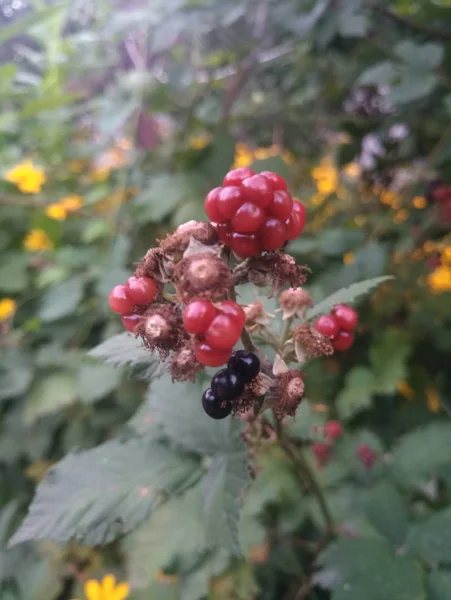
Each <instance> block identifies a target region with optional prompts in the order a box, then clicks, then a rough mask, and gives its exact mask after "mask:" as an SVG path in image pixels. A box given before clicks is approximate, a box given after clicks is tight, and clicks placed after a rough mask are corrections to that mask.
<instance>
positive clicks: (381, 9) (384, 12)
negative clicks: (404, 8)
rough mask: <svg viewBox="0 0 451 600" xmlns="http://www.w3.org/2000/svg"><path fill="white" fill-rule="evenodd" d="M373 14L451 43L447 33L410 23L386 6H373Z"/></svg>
mask: <svg viewBox="0 0 451 600" xmlns="http://www.w3.org/2000/svg"><path fill="white" fill-rule="evenodd" d="M369 8H370V9H371V10H372V11H373V12H375V13H378V14H379V15H381V16H383V17H385V18H387V19H390V21H393V22H394V23H397V24H398V25H401V26H402V27H406V28H407V29H410V30H411V31H414V32H416V33H423V34H425V35H428V36H430V37H433V38H436V39H438V40H442V41H444V42H449V41H451V34H450V33H448V32H447V31H442V30H440V29H435V28H434V27H429V26H427V25H421V24H420V23H415V22H414V21H410V20H409V19H406V18H405V17H402V16H401V15H398V14H397V13H394V12H392V11H391V10H390V9H389V8H386V7H385V6H371V7H369Z"/></svg>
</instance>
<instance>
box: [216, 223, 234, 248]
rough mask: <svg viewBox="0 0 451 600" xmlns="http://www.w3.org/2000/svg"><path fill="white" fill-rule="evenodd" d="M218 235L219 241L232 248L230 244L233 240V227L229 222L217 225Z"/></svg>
mask: <svg viewBox="0 0 451 600" xmlns="http://www.w3.org/2000/svg"><path fill="white" fill-rule="evenodd" d="M215 229H216V235H217V236H218V239H219V240H220V241H221V242H222V243H223V244H226V245H227V246H230V242H231V240H232V226H231V224H230V223H229V222H227V223H217V225H216V227H215Z"/></svg>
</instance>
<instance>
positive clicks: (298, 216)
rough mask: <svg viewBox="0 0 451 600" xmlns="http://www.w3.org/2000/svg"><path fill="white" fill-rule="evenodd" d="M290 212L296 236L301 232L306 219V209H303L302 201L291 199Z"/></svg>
mask: <svg viewBox="0 0 451 600" xmlns="http://www.w3.org/2000/svg"><path fill="white" fill-rule="evenodd" d="M291 214H292V216H293V217H295V224H296V231H297V235H296V237H297V236H298V235H300V234H301V233H302V230H303V229H304V227H305V222H306V220H307V211H306V210H305V206H304V205H303V204H302V202H299V201H298V200H293V210H292V211H291Z"/></svg>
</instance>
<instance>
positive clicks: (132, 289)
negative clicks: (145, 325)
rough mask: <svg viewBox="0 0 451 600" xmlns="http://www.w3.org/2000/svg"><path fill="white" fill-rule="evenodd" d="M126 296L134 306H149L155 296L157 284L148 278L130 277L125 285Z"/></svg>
mask: <svg viewBox="0 0 451 600" xmlns="http://www.w3.org/2000/svg"><path fill="white" fill-rule="evenodd" d="M125 289H126V293H127V296H128V297H129V298H130V300H133V301H134V303H135V304H149V303H150V302H152V300H154V299H155V296H156V295H157V289H158V288H157V284H156V283H155V281H154V280H153V279H151V278H150V277H130V278H129V279H128V281H127V283H126V284H125Z"/></svg>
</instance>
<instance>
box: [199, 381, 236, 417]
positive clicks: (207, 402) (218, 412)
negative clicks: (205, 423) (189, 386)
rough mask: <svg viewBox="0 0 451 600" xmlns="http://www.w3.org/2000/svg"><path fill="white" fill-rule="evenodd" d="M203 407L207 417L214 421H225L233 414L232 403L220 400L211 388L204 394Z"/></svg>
mask: <svg viewBox="0 0 451 600" xmlns="http://www.w3.org/2000/svg"><path fill="white" fill-rule="evenodd" d="M202 406H203V409H204V411H205V412H206V413H207V415H208V416H209V417H211V418H212V419H217V420H219V419H225V418H226V417H228V416H229V415H230V413H231V412H232V405H231V404H230V402H222V401H221V400H219V399H218V398H217V397H216V395H215V393H214V392H213V390H212V389H211V388H208V389H206V390H205V392H204V393H203V394H202Z"/></svg>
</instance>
